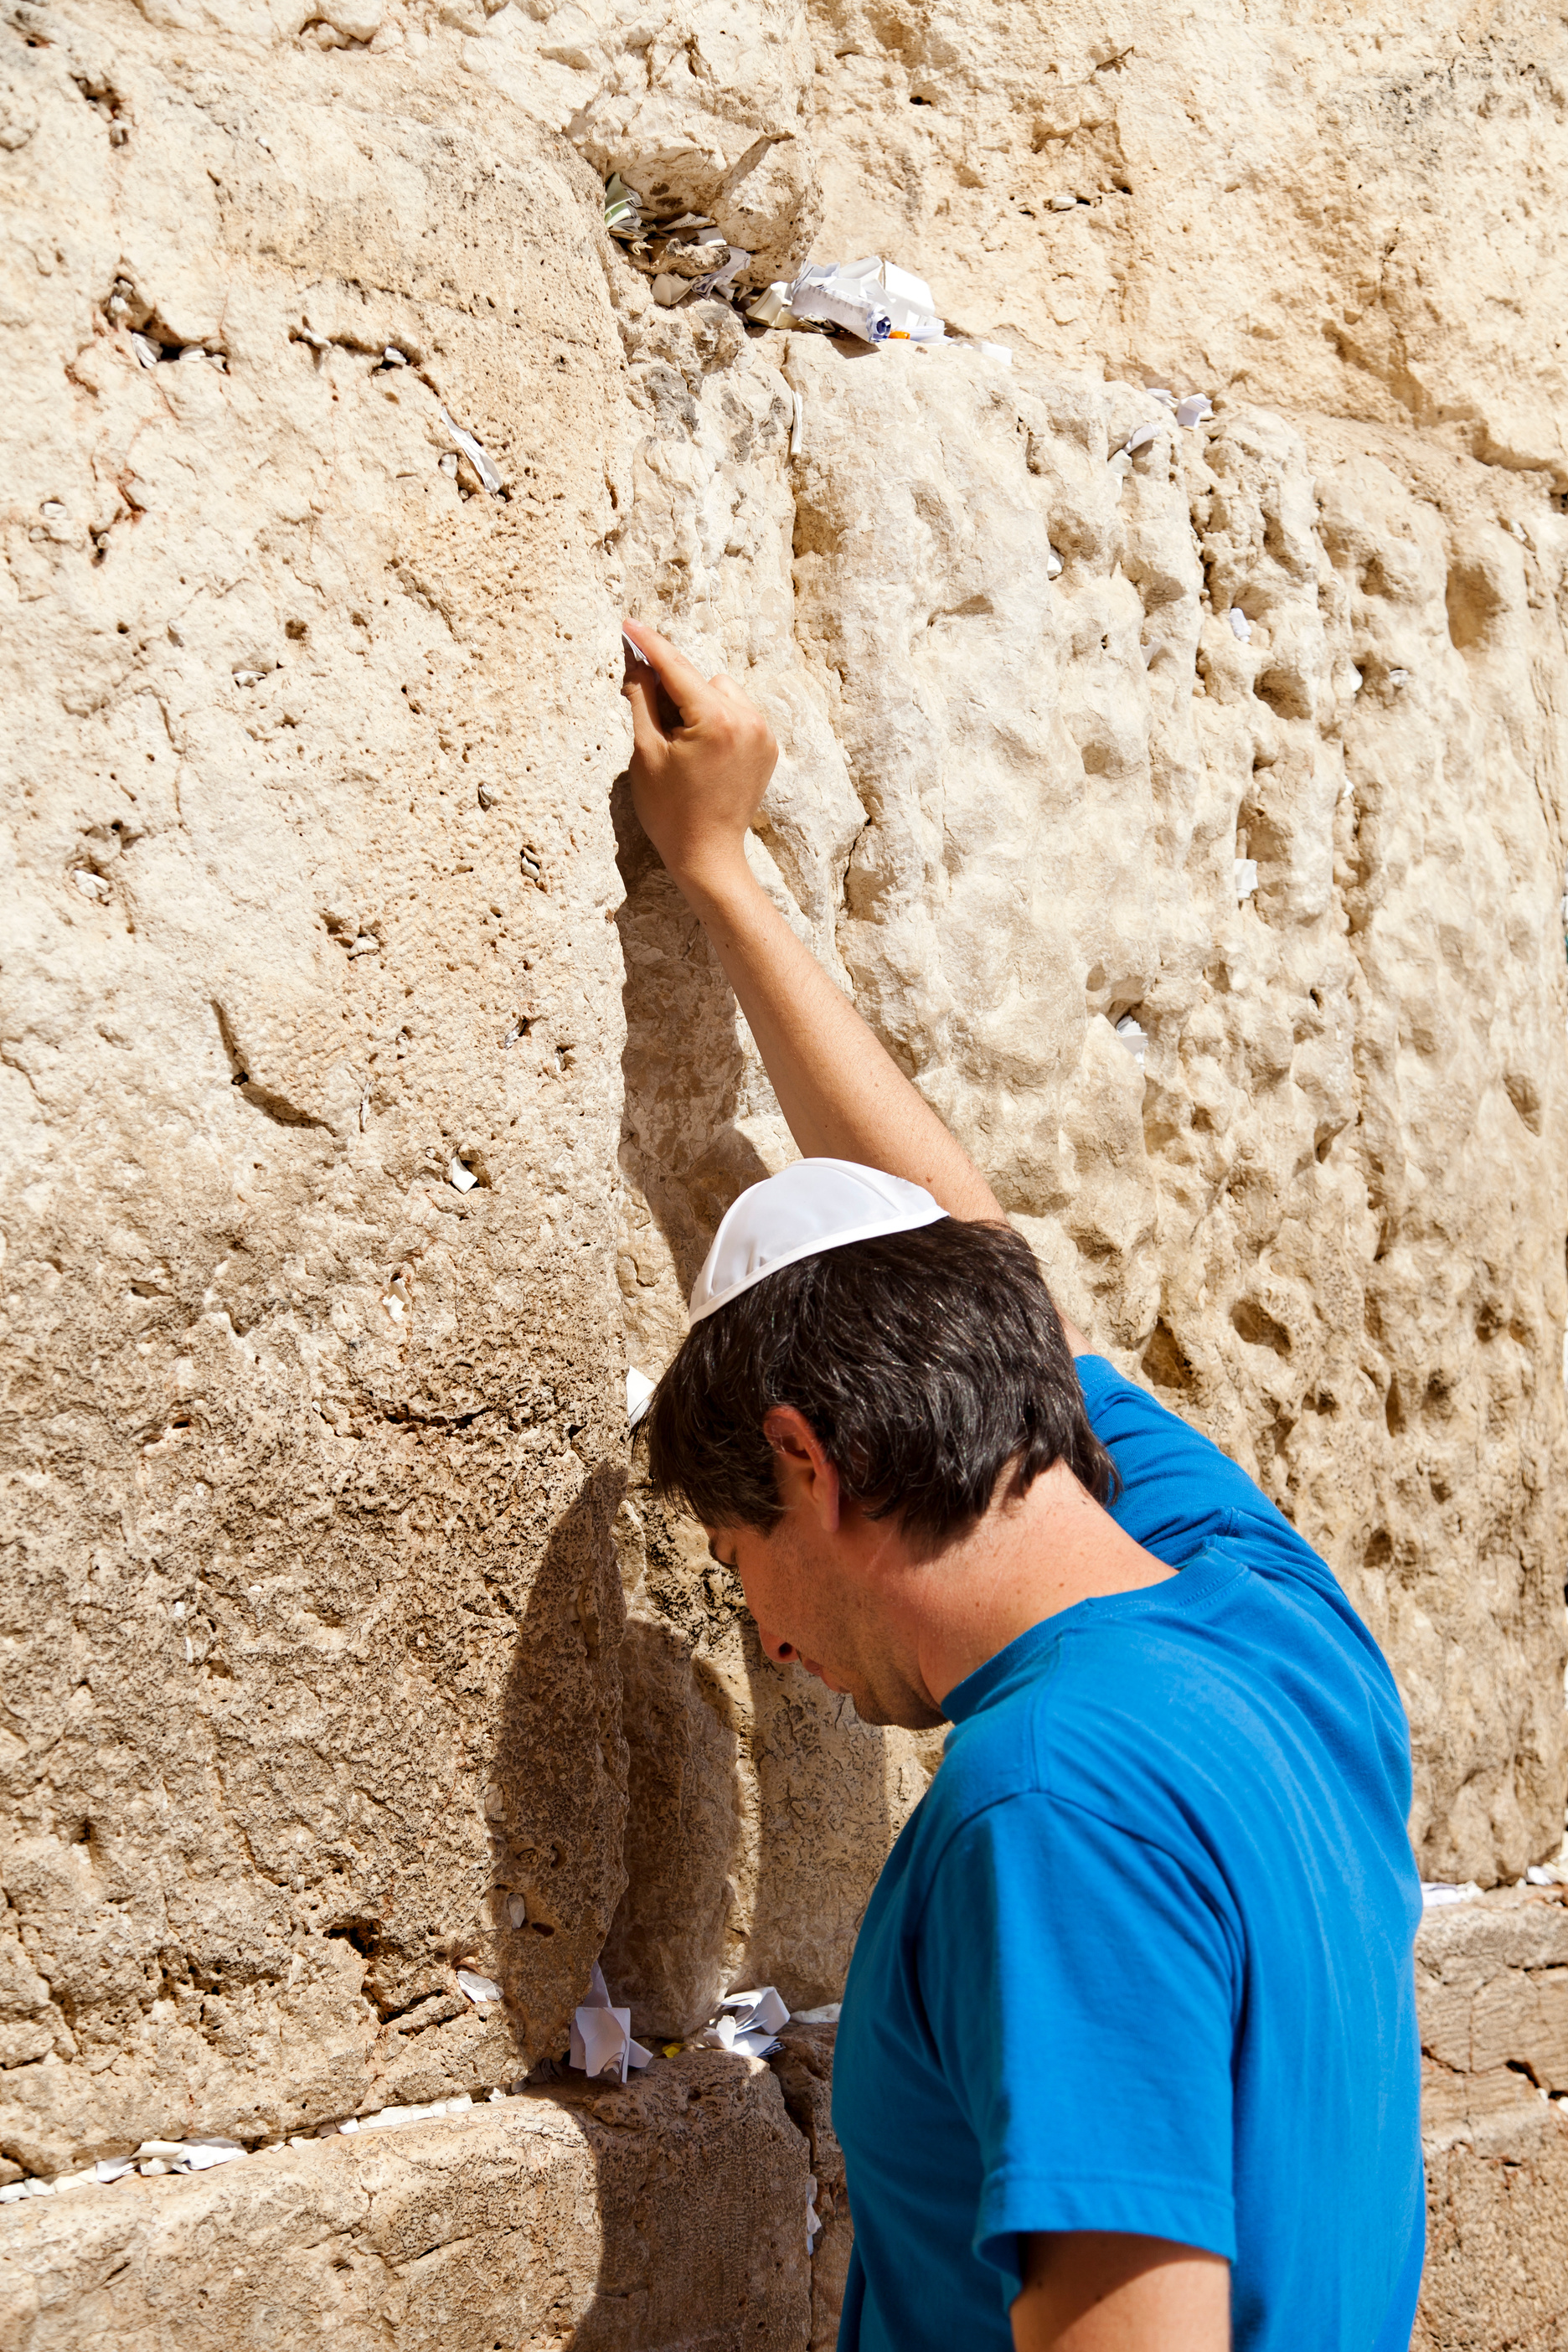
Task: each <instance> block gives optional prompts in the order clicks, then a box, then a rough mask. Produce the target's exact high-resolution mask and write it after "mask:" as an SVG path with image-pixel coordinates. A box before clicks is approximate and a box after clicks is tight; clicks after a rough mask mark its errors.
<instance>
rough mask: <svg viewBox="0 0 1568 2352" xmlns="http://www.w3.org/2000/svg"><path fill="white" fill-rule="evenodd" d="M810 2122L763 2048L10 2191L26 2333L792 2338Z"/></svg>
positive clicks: (769, 2351) (460, 2342) (760, 2343)
mask: <svg viewBox="0 0 1568 2352" xmlns="http://www.w3.org/2000/svg"><path fill="white" fill-rule="evenodd" d="M806 2172H807V2167H806V2149H805V2141H804V2140H803V2139H802V2137H801V2136H800V2134H799V2133H798V2132H797V2131H796V2130H795V2127H794V2126H793V2125H792V2124H791V2123H790V2121H789V2119H788V2117H787V2116H786V2115H785V2113H784V2102H783V2100H782V2098H781V2097H780V2095H779V2091H778V2086H777V2084H775V2083H774V2082H773V2079H772V2077H771V2076H770V2074H768V2072H767V2069H766V2068H765V2067H763V2066H762V2065H761V2064H759V2063H757V2062H756V2061H750V2062H748V2061H746V2060H742V2059H734V2058H731V2057H728V2056H725V2055H722V2054H721V2053H710V2052H693V2053H688V2054H687V2055H686V2056H684V2057H681V2058H679V2059H677V2060H675V2061H673V2062H662V2061H661V2062H659V2063H658V2064H657V2065H656V2067H655V2069H654V2070H653V2072H652V2074H650V2075H648V2076H647V2077H645V2078H644V2079H643V2080H642V2081H640V2082H637V2083H634V2084H633V2085H631V2086H630V2087H628V2088H627V2089H626V2090H624V2091H618V2090H617V2091H611V2090H599V2089H595V2088H591V2087H585V2086H579V2087H576V2088H574V2089H563V2091H561V2092H560V2093H558V2094H554V2095H545V2094H535V2093H530V2094H529V2095H526V2096H523V2097H521V2098H514V2099H509V2100H507V2101H505V2102H504V2103H503V2104H501V2105H495V2106H484V2107H479V2108H476V2109H475V2111H474V2113H473V2116H471V2117H470V2118H468V2119H466V2120H464V2121H461V2122H457V2121H453V2122H446V2123H437V2124H420V2125H413V2126H407V2127H405V2128H404V2129H401V2130H397V2131H386V2132H372V2133H365V2134H363V2135H361V2136H358V2137H354V2138H352V2139H342V2138H338V2139H331V2140H324V2141H321V2142H318V2143H316V2144H314V2145H312V2146H310V2147H301V2148H290V2147H282V2148H277V2149H273V2150H269V2151H267V2152H265V2153H263V2154H260V2155H258V2156H255V2157H252V2158H249V2159H248V2160H247V2161H244V2162H237V2163H233V2164H229V2165H226V2166H224V2167H222V2168H220V2169H218V2170H216V2171H213V2172H208V2173H205V2174H202V2175H200V2176H196V2177H193V2178H190V2179H163V2180H144V2179H139V2178H136V2177H134V2176H132V2178H131V2179H126V2180H122V2181H121V2182H118V2183H116V2184H115V2185H114V2186H113V2187H111V2188H109V2189H100V2188H96V2187H85V2188H82V2189H73V2190H71V2191H69V2192H66V2193H62V2194H59V2195H57V2196H56V2197H53V2198H50V2199H47V2200H38V2201H37V2202H35V2203H28V2204H26V2205H20V2206H8V2207H6V2208H5V2210H4V2211H3V2212H0V2273H3V2281H4V2283H3V2284H0V2334H3V2336H4V2340H5V2344H6V2346H7V2347H9V2352H57V2347H59V2352H63V2347H66V2346H70V2347H72V2352H163V2347H166V2346H167V2345H168V2344H169V2342H170V2341H171V2339H172V2336H176V2335H177V2336H178V2339H179V2341H180V2343H181V2344H182V2345H187V2346H189V2347H192V2352H251V2347H257V2352H260V2347H267V2352H279V2347H285V2352H287V2348H288V2347H294V2346H299V2347H301V2352H303V2347H314V2346H315V2345H317V2344H319V2343H320V2342H321V2340H322V2338H323V2336H325V2335H327V2334H328V2333H329V2332H330V2333H331V2340H332V2341H333V2342H334V2343H335V2344H339V2345H346V2346H348V2347H350V2352H360V2348H361V2347H365V2352H368V2347H371V2346H373V2345H374V2346H382V2345H386V2344H395V2345H396V2346H397V2347H398V2352H490V2347H493V2346H494V2345H495V2344H497V2343H498V2342H504V2343H505V2344H506V2345H507V2346H508V2347H516V2352H564V2347H566V2346H567V2345H571V2346H572V2347H574V2352H691V2347H696V2346H698V2345H700V2346H701V2347H703V2352H751V2347H761V2352H786V2347H787V2352H794V2347H805V2344H806V2341H807V2329H808V2319H807V2314H808V2310H809V2302H810V2284H809V2265H808V2262H807V2256H806V2251H805V2200H806V2186H805V2184H806Z"/></svg>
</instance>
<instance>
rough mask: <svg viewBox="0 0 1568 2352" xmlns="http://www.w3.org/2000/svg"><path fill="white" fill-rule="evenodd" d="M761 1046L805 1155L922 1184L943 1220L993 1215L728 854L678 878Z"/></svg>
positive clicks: (938, 1133)
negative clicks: (710, 872) (701, 873)
mask: <svg viewBox="0 0 1568 2352" xmlns="http://www.w3.org/2000/svg"><path fill="white" fill-rule="evenodd" d="M678 879H679V880H680V887H681V888H682V890H683V891H684V892H685V895H686V898H687V899H688V900H689V904H690V905H691V907H692V909H693V911H694V912H695V913H696V914H697V915H698V917H699V918H700V920H701V923H702V927H703V929H705V930H706V932H707V934H708V937H709V939H710V941H711V942H712V945H713V950H714V952H715V954H716V955H717V956H718V958H719V961H720V962H721V964H722V965H723V967H724V971H725V974H726V976H727V977H728V980H729V982H730V985H731V988H732V989H733V990H734V992H735V994H736V997H737V998H738V1000H739V1002H740V1006H741V1010H742V1013H744V1014H745V1016H746V1020H747V1022H748V1024H749V1025H750V1027H751V1032H752V1036H753V1037H754V1038H755V1039H756V1041H757V1051H758V1052H759V1053H760V1054H761V1055H762V1057H763V1066H764V1067H765V1069H766V1071H767V1074H768V1076H769V1078H770V1079H771V1080H772V1082H773V1092H774V1093H775V1094H776V1095H777V1097H778V1099H779V1108H780V1109H781V1110H782V1111H783V1112H784V1117H785V1118H786V1119H787V1120H788V1121H789V1129H790V1133H791V1134H792V1135H793V1136H794V1138H795V1141H796V1143H798V1144H799V1146H800V1148H801V1150H802V1151H803V1152H805V1153H806V1154H807V1155H811V1156H818V1157H822V1158H826V1159H832V1160H861V1161H863V1162H864V1163H866V1164H867V1165H868V1166H870V1167H874V1168H881V1169H884V1170H886V1171H887V1173H888V1174H889V1176H903V1177H906V1178H907V1179H908V1180H909V1181H910V1182H911V1183H914V1184H923V1185H924V1186H925V1189H926V1191H927V1192H930V1193H931V1195H932V1196H933V1198H934V1199H936V1200H938V1201H940V1202H942V1207H943V1208H944V1209H946V1210H947V1211H948V1213H949V1214H950V1215H952V1216H954V1217H968V1218H991V1217H994V1218H997V1219H1000V1218H1001V1215H1002V1210H1001V1207H1000V1205H999V1204H998V1202H997V1200H996V1197H995V1195H994V1192H992V1190H991V1187H990V1185H989V1184H987V1182H986V1181H985V1179H984V1176H982V1175H981V1174H980V1172H979V1171H978V1169H976V1167H975V1166H974V1164H973V1161H972V1160H970V1158H969V1156H968V1154H967V1152H965V1151H964V1150H963V1147H962V1146H961V1145H960V1144H958V1143H957V1142H955V1141H954V1139H953V1138H952V1136H951V1135H950V1134H949V1133H948V1131H947V1129H946V1128H945V1127H944V1126H943V1125H942V1121H941V1119H940V1118H938V1117H937V1115H936V1113H935V1112H934V1111H933V1110H932V1109H931V1108H930V1107H929V1105H928V1104H926V1103H925V1102H923V1101H922V1100H921V1097H920V1095H919V1094H918V1093H917V1092H916V1090H915V1088H914V1087H912V1086H911V1085H910V1082H909V1080H908V1078H906V1077H905V1076H904V1074H903V1072H902V1071H901V1070H900V1068H899V1066H898V1064H897V1063H896V1062H895V1061H894V1060H893V1058H892V1056H891V1055H890V1054H889V1052H888V1051H887V1049H886V1047H885V1046H883V1045H881V1044H879V1041H878V1039H877V1038H876V1037H874V1036H873V1035H872V1034H871V1031H870V1030H869V1029H868V1027H867V1025H866V1024H865V1022H864V1021H863V1020H862V1019H861V1017H860V1015H859V1014H858V1013H857V1012H856V1010H855V1008H854V1006H853V1005H852V1004H851V1003H849V1002H848V1000H847V997H845V996H844V995H843V994H842V993H841V992H840V991H839V990H838V989H837V988H836V987H835V986H834V984H833V982H832V981H831V980H829V978H828V977H827V974H826V972H825V971H823V969H822V967H821V965H820V964H819V963H818V962H817V961H816V957H815V956H814V955H812V953H811V951H810V950H809V949H807V948H805V947H803V946H802V945H801V943H800V941H799V940H797V939H796V938H795V933H794V932H793V931H792V930H791V929H790V928H789V925H788V924H787V923H786V922H785V921H784V918H783V916H782V915H781V914H780V913H779V912H778V909H777V908H775V907H774V906H773V902H772V900H771V899H770V898H768V896H767V894H766V892H765V891H764V890H763V888H762V887H761V886H760V884H759V883H758V882H757V881H756V880H755V878H754V877H753V876H752V871H751V869H750V867H749V866H747V865H746V864H745V862H744V859H743V858H741V857H738V856H737V857H736V858H735V859H733V860H732V861H731V863H730V864H729V865H728V866H726V867H725V869H724V870H723V872H722V873H721V875H720V876H718V877H704V878H703V879H702V880H701V881H697V880H694V879H689V878H686V877H678Z"/></svg>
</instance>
